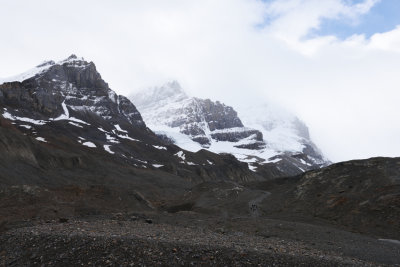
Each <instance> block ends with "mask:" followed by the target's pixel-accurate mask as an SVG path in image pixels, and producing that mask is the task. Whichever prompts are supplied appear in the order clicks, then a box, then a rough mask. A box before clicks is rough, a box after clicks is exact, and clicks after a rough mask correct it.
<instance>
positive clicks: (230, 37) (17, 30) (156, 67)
mask: <svg viewBox="0 0 400 267" xmlns="http://www.w3.org/2000/svg"><path fill="white" fill-rule="evenodd" d="M349 3H350V2H349V1H344V0H343V1H340V0H324V1H320V0H319V1H317V0H287V1H272V2H271V1H269V2H262V1H258V0H217V1H216V0H202V1H189V0H170V1H164V0H148V1H123V0H120V1H104V0H97V1H95V0H87V1H85V2H82V1H77V0H71V1H68V2H59V1H50V0H37V1H28V0H25V1H23V0H15V1H3V0H0V4H1V6H2V10H3V14H2V16H1V17H0V33H1V36H2V37H3V40H4V41H3V42H1V43H0V57H1V59H2V60H1V62H0V77H4V76H9V75H13V74H16V73H19V72H22V71H24V70H26V69H29V68H31V67H32V66H34V65H37V64H38V63H40V62H41V61H42V60H44V59H55V60H59V59H62V58H65V57H67V56H68V55H69V54H71V53H76V54H77V55H79V56H83V57H85V58H89V59H90V60H93V61H94V62H95V63H96V65H97V67H98V70H99V71H100V72H101V74H102V76H103V78H104V79H105V80H106V81H107V82H108V83H109V84H110V86H111V87H112V88H113V89H114V90H116V91H117V92H118V93H122V94H129V93H130V92H132V91H135V90H138V89H140V88H143V87H146V86H153V85H155V84H160V83H163V82H165V81H167V80H169V79H177V80H179V81H180V82H181V83H182V84H183V86H184V87H185V88H186V89H187V90H188V91H190V92H191V93H192V94H194V95H197V96H199V97H210V98H214V99H220V100H222V101H225V102H227V104H231V105H238V106H239V105H241V104H243V103H248V102H249V101H250V100H251V99H257V100H258V101H260V99H262V98H265V99H273V100H274V101H276V102H279V103H282V104H283V105H285V106H287V107H289V108H290V109H292V110H294V111H295V112H296V113H297V114H299V115H300V117H302V118H303V119H304V120H305V121H306V122H307V124H308V125H309V126H310V130H311V134H312V137H313V138H314V139H315V141H316V143H317V144H318V145H319V146H320V147H321V148H322V150H323V151H324V152H325V153H326V154H327V156H328V157H330V158H331V159H333V160H346V159H351V158H365V157H370V156H379V155H386V156H395V155H397V156H399V153H398V151H400V139H399V138H398V136H400V123H399V121H400V120H398V118H397V114H400V105H398V103H397V102H398V100H399V99H400V93H399V90H398V85H399V84H400V75H398V70H399V69H400V53H399V52H400V51H399V47H400V46H399V40H400V30H399V28H396V29H394V30H392V31H390V32H386V33H380V34H375V35H373V36H372V37H371V38H370V39H367V38H366V37H364V36H362V35H355V36H352V37H350V38H348V39H347V40H344V41H341V40H339V39H337V38H336V37H335V36H316V37H314V38H311V39H310V37H308V38H307V34H308V33H309V32H310V30H312V29H317V28H318V27H319V26H320V23H321V21H322V20H323V19H324V18H325V19H326V18H328V19H329V18H333V19H335V18H338V19H347V20H349V21H352V22H354V23H357V20H358V18H359V16H361V15H362V14H365V13H366V12H368V11H369V10H370V8H371V7H372V6H373V5H374V4H376V3H377V1H373V0H365V1H362V2H360V1H358V4H355V5H354V4H353V5H352V4H349ZM268 16H270V17H269V19H267V21H269V22H270V24H268V25H267V26H265V27H264V28H263V27H260V25H263V23H264V22H265V20H266V18H267V17H268ZM271 16H272V17H271Z"/></svg>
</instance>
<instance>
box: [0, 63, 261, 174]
mask: <svg viewBox="0 0 400 267" xmlns="http://www.w3.org/2000/svg"><path fill="white" fill-rule="evenodd" d="M2 82H3V83H2V84H0V125H1V124H4V125H8V127H9V128H10V129H12V131H14V134H15V135H16V136H18V135H21V136H26V137H23V138H24V139H26V138H27V137H29V138H27V139H28V140H30V141H26V142H27V143H31V142H33V143H32V145H26V148H24V152H23V157H25V156H26V155H28V156H29V159H30V160H31V163H32V164H33V165H35V166H37V167H41V166H47V165H51V166H53V165H57V164H60V163H64V162H70V160H72V159H73V160H72V161H73V162H72V163H71V164H72V165H73V164H78V165H79V164H83V163H82V162H84V160H83V159H82V157H81V156H79V155H87V153H90V154H91V155H92V156H94V155H97V156H98V157H100V158H105V159H106V160H115V161H117V162H121V164H122V163H123V164H126V165H128V166H132V167H134V168H139V169H146V170H157V171H164V172H169V173H172V174H174V175H178V176H184V177H190V179H191V180H192V181H196V180H198V181H204V180H209V179H213V180H214V179H222V180H223V179H230V180H237V181H241V180H254V179H259V178H260V177H259V176H256V175H254V174H253V173H252V172H251V171H250V170H249V169H248V167H247V165H246V164H242V163H240V162H238V161H236V159H234V158H233V157H231V156H223V155H216V154H213V153H203V152H199V153H192V152H190V151H184V150H182V149H181V148H180V147H177V146H176V145H172V144H166V143H165V142H164V141H163V140H161V139H160V138H159V137H157V136H156V135H155V134H154V133H153V132H152V131H151V130H150V129H149V128H147V127H146V124H145V123H144V121H143V119H142V116H141V115H140V113H139V112H138V110H137V109H136V107H135V106H134V105H133V104H132V102H131V101H130V100H129V99H128V98H126V97H124V96H121V95H117V94H116V93H115V92H114V91H113V90H111V89H110V88H109V86H108V84H107V83H106V82H105V81H104V80H103V79H102V78H101V76H100V74H99V73H98V72H97V70H96V67H95V65H94V63H93V62H87V61H85V60H84V59H83V58H78V57H76V56H75V55H72V56H70V57H68V58H67V59H65V60H62V61H60V62H54V61H48V62H45V63H43V64H40V65H39V66H37V67H36V68H34V69H32V70H30V71H28V72H25V73H23V74H21V75H18V76H15V77H11V78H7V79H3V80H2ZM0 130H1V129H0ZM15 145H17V148H16V147H15ZM18 146H20V145H19V144H14V143H11V144H10V145H9V147H6V148H5V149H7V150H9V151H12V152H13V153H14V151H16V152H18V151H21V149H20V148H19V147H18ZM23 146H25V143H24V144H23ZM49 148H52V149H53V150H54V151H58V150H61V152H57V153H58V155H56V156H54V155H53V154H52V153H53V152H49V154H46V156H45V157H44V156H43V155H42V152H40V151H42V150H46V149H47V150H48V149H49ZM25 150H26V151H25ZM53 150H50V151H53ZM38 151H39V152H38ZM66 151H68V152H70V153H72V155H73V156H68V158H67V159H65V158H64V157H65V156H64V154H65V152H66ZM18 153H19V152H18ZM39 154H40V156H37V155H39ZM46 157H49V158H50V159H46V160H44V159H45V158H46ZM232 164H233V165H232ZM83 165H84V164H83ZM122 168H124V167H123V166H122ZM233 170H234V171H233ZM218 177H219V178H218Z"/></svg>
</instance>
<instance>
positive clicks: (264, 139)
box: [130, 81, 329, 176]
mask: <svg viewBox="0 0 400 267" xmlns="http://www.w3.org/2000/svg"><path fill="white" fill-rule="evenodd" d="M130 99H131V100H132V102H133V103H134V104H135V105H136V106H137V107H138V109H139V111H140V113H141V114H142V116H143V118H144V121H145V122H146V124H147V125H148V126H149V128H151V129H152V130H153V131H155V133H156V134H158V135H159V136H161V137H163V139H164V140H169V141H170V142H171V143H175V144H177V145H178V146H180V147H183V148H185V149H187V150H191V151H198V150H200V149H207V150H209V151H212V152H215V153H230V154H232V155H234V156H235V157H236V158H237V159H239V160H240V161H243V162H246V163H248V164H249V167H250V168H251V169H252V170H258V171H259V172H263V174H264V175H267V176H285V175H295V174H299V173H302V172H304V171H306V170H311V169H315V168H319V167H322V166H326V165H328V164H329V161H328V160H326V159H325V158H324V156H323V155H322V153H321V152H320V151H319V149H318V148H317V147H316V146H315V144H314V143H313V142H312V141H311V138H310V135H309V132H308V128H307V126H306V125H305V124H304V123H303V122H302V121H300V120H299V119H298V118H297V117H296V116H294V115H292V114H290V113H288V112H286V111H281V110H277V109H273V108H271V107H270V106H269V105H265V106H261V107H256V108H254V107H253V108H251V109H250V111H249V112H247V113H246V112H242V115H244V118H245V120H242V119H241V118H240V116H239V115H238V113H237V112H236V110H235V109H234V108H232V107H230V106H227V105H225V104H223V103H221V102H219V101H216V102H214V101H211V100H210V99H200V98H196V97H190V96H188V95H187V94H186V93H185V92H184V90H183V89H182V87H181V86H180V85H179V83H178V82H176V81H173V82H169V83H166V84H164V85H163V86H161V87H153V88H148V89H145V90H143V91H141V92H139V93H136V94H134V95H132V96H131V97H130ZM249 125H250V126H249Z"/></svg>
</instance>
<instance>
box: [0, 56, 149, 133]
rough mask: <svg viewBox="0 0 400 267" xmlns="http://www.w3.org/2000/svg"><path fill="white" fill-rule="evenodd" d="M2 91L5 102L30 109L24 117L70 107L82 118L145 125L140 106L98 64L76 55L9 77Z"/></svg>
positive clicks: (40, 116) (56, 114)
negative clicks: (116, 87) (114, 86)
mask: <svg viewBox="0 0 400 267" xmlns="http://www.w3.org/2000/svg"><path fill="white" fill-rule="evenodd" d="M16 82H17V83H16ZM0 92H1V93H0V94H1V95H3V96H4V97H3V98H2V99H1V100H0V101H2V102H3V103H4V104H6V105H11V106H18V105H21V104H23V105H24V107H25V109H24V110H25V111H27V110H29V114H21V115H23V116H24V117H27V116H30V117H32V116H33V118H34V119H47V118H57V117H59V116H61V115H63V114H65V113H66V110H67V111H68V112H71V113H76V114H75V116H78V117H82V118H84V117H87V116H88V114H91V115H90V116H93V115H95V116H99V117H100V118H102V119H106V120H111V121H115V122H121V121H127V122H129V123H130V124H133V125H135V126H137V127H142V128H145V124H144V122H143V120H142V117H141V115H140V113H139V112H138V111H137V109H136V107H135V106H134V105H133V104H132V103H131V102H130V101H129V100H128V99H127V98H126V97H124V96H119V95H117V94H116V93H115V92H114V91H113V90H111V89H110V88H109V86H108V84H107V83H106V82H105V81H104V80H103V79H102V78H101V75H100V73H99V72H98V71H97V69H96V66H95V64H94V63H93V62H87V61H85V60H84V59H83V58H78V57H77V56H75V55H71V56H70V57H68V58H67V59H65V60H62V61H59V62H57V63H54V61H47V62H45V63H42V64H40V65H38V66H37V67H36V68H34V69H32V70H29V71H27V72H25V73H23V74H21V75H18V76H14V77H11V78H8V79H7V81H6V83H4V84H3V85H1V86H0ZM0 104H1V103H0Z"/></svg>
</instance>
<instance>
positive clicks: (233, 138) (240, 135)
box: [211, 128, 263, 142]
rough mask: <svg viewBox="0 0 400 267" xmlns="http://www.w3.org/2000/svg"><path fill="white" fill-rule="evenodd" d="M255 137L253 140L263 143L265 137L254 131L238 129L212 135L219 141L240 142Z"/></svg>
mask: <svg viewBox="0 0 400 267" xmlns="http://www.w3.org/2000/svg"><path fill="white" fill-rule="evenodd" d="M250 136H253V137H252V139H253V140H256V141H259V142H263V135H262V133H261V132H260V131H257V130H254V129H246V128H245V129H238V131H223V132H215V133H212V134H211V137H212V138H214V139H216V140H218V141H228V142H238V141H240V140H242V139H244V138H248V137H250Z"/></svg>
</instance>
